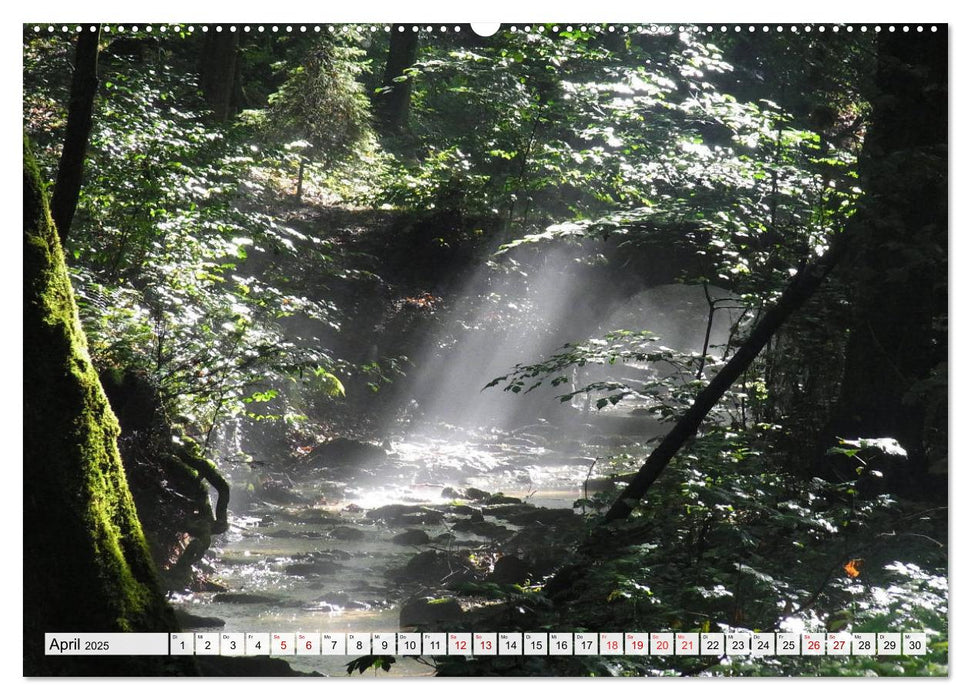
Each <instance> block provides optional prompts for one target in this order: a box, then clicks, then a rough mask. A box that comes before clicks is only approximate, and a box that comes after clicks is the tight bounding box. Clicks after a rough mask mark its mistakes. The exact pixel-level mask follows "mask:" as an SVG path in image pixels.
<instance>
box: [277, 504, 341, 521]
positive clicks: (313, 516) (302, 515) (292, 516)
mask: <svg viewBox="0 0 971 700" xmlns="http://www.w3.org/2000/svg"><path fill="white" fill-rule="evenodd" d="M281 519H285V520H288V521H290V522H292V523H303V524H304V525H334V524H336V523H339V522H340V521H341V520H340V518H338V517H336V516H334V515H331V514H330V513H327V512H322V511H319V510H314V509H312V508H308V509H304V510H301V511H298V512H296V513H287V514H286V515H285V516H281Z"/></svg>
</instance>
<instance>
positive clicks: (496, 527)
mask: <svg viewBox="0 0 971 700" xmlns="http://www.w3.org/2000/svg"><path fill="white" fill-rule="evenodd" d="M452 529H453V530H455V531H456V532H469V533H471V534H473V535H478V536H479V537H488V538H489V539H493V540H497V539H502V538H504V537H508V536H509V535H511V534H513V531H512V530H510V529H509V528H508V527H505V526H503V525H500V524H499V523H493V522H490V521H488V520H480V521H476V520H472V519H471V518H470V519H469V520H460V521H459V522H457V523H455V525H453V526H452Z"/></svg>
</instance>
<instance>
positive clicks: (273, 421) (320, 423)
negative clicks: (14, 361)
mask: <svg viewBox="0 0 971 700" xmlns="http://www.w3.org/2000/svg"><path fill="white" fill-rule="evenodd" d="M948 36H949V32H948V25H947V24H946V23H939V24H910V25H899V24H898V25H893V24H881V25H877V24H870V25H861V24H806V25H802V24H800V25H790V24H786V25H776V24H770V25H751V26H750V25H748V24H746V25H740V26H738V27H736V26H734V25H732V26H725V27H723V26H721V25H715V26H710V25H704V24H681V25H678V24H673V25H672V24H582V23H574V24H571V23H560V24H554V23H549V24H535V23H534V24H517V25H512V24H503V25H501V26H500V27H498V29H497V30H496V29H495V28H493V30H492V31H491V32H484V31H482V30H481V29H479V28H478V27H473V26H470V25H468V24H447V25H442V24H420V25H419V24H381V23H373V24H372V23H360V24H285V23H284V24H278V25H276V24H250V25H247V24H229V23H226V24H160V23H156V24H139V25H134V24H114V23H112V24H66V25H65V24H61V23H54V24H51V23H28V24H24V25H23V26H22V31H21V39H22V51H21V53H22V62H23V83H22V88H23V92H22V106H23V135H22V139H23V144H24V145H23V188H24V199H23V220H24V239H23V355H24V358H23V373H24V377H23V387H24V394H23V396H24V398H23V418H22V420H23V426H24V427H23V523H24V528H23V550H24V562H23V626H24V630H23V635H22V639H23V675H24V676H41V677H47V676H111V677H117V676H183V677H185V676H210V677H211V676H219V677H225V676H237V677H238V676H261V677H265V676H277V677H279V676H310V675H313V676H330V677H342V678H348V677H353V678H358V679H359V678H375V677H378V678H387V677H416V676H421V677H430V676H451V677H455V676H476V677H481V676H504V677H508V676H529V677H579V676H593V677H603V676H630V677H645V676H652V677H655V676H663V677H755V676H758V677H766V676H769V677H790V678H791V677H833V676H841V677H843V676H853V677H862V676H873V677H886V676H934V677H946V676H948V675H949V673H950V668H951V666H952V665H951V664H949V648H948V645H949V610H950V606H949V560H948V551H949V527H948V524H949V510H948V495H949V489H948V486H949V475H948V417H949V401H948V399H949V394H948V386H949V383H948V250H949V239H948V185H949V182H948V107H949V100H948V89H949V80H948V78H949V70H948V69H949V62H948ZM88 633H98V634H110V633H160V634H159V635H157V636H158V637H159V638H161V639H163V643H164V648H165V650H167V651H163V652H162V653H158V654H155V653H151V654H150V653H145V654H135V653H131V654H128V653H120V652H117V651H116V650H112V651H111V652H110V653H109V651H108V647H107V646H105V647H103V648H102V649H101V651H104V652H105V653H90V654H84V653H81V652H80V651H79V649H80V647H78V648H75V647H71V646H70V644H72V642H70V641H64V640H70V639H73V638H74V637H73V636H72V635H83V634H88ZM887 633H890V634H887ZM52 634H56V635H57V637H59V638H60V639H61V641H55V642H54V644H53V649H52V646H51V644H52V643H51V635H52ZM895 635H896V636H895ZM901 635H902V636H901ZM78 639H80V637H78ZM106 639H107V638H106ZM111 639H114V637H111ZM112 643H114V642H112ZM844 643H845V644H846V646H845V647H844V646H842V645H843V644H844ZM79 644H80V642H79ZM105 644H106V645H107V642H105ZM187 644H188V646H186V645H187ZM793 644H794V645H795V646H794V647H793V646H791V645H793ZM59 645H61V646H59ZM64 645H66V646H64ZM180 645H181V646H180ZM213 645H214V646H213ZM618 645H619V646H618ZM763 645H768V646H763ZM800 645H801V646H800ZM818 645H821V646H818ZM887 645H890V646H887ZM908 645H910V646H908ZM914 645H916V646H914ZM65 650H67V651H68V653H63V652H65ZM52 651H53V652H55V653H52ZM73 652H77V653H73ZM294 652H295V653H294Z"/></svg>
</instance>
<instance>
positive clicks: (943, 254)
mask: <svg viewBox="0 0 971 700" xmlns="http://www.w3.org/2000/svg"><path fill="white" fill-rule="evenodd" d="M942 29H944V28H943V27H942ZM876 90H877V95H876V96H875V98H874V99H873V100H872V102H873V124H872V126H871V127H870V129H869V131H868V133H867V142H866V149H865V151H864V157H863V160H862V162H861V165H860V173H861V176H862V178H863V189H864V191H865V192H866V194H865V195H864V196H865V198H866V200H865V207H864V209H865V212H866V216H865V218H864V220H863V223H862V227H861V235H860V245H859V247H858V248H856V250H855V251H854V255H853V256H852V257H851V258H849V259H848V260H847V261H846V265H845V266H844V268H845V269H844V274H845V275H846V276H847V278H848V279H851V280H852V281H853V283H854V284H853V292H852V301H853V306H852V309H853V313H852V315H851V317H850V319H849V327H850V335H849V340H848V342H847V346H846V360H845V365H844V375H843V381H842V385H841V391H840V396H839V400H838V402H837V405H836V407H835V409H834V411H833V414H832V416H831V420H830V422H829V425H828V426H827V427H826V429H824V431H823V434H822V435H821V436H820V444H819V451H820V452H821V453H823V452H825V450H826V448H828V447H830V446H832V445H834V444H836V439H837V438H838V437H843V438H859V437H868V438H878V437H892V438H895V439H896V440H897V441H898V442H899V443H900V444H901V446H902V447H903V448H904V449H905V450H906V451H907V464H906V468H900V467H899V466H898V467H897V468H896V469H895V468H893V467H890V468H889V469H886V468H884V466H883V465H882V466H881V468H880V470H881V471H883V472H884V476H885V478H886V481H885V483H884V488H885V489H886V490H888V491H892V492H912V490H913V489H915V488H918V489H923V488H924V487H926V486H928V483H927V478H926V477H927V469H928V466H929V462H931V461H944V460H945V459H946V454H947V394H946V391H947V387H946V366H947V292H948V286H947V283H948V280H947V246H948V241H947V212H948V208H947V36H946V34H944V33H943V32H940V33H936V34H932V33H930V32H925V33H924V34H913V33H911V34H902V35H901V34H890V33H886V32H885V33H883V34H881V35H880V39H879V43H878V57H877V76H876ZM942 368H943V372H942V371H941V370H942ZM933 373H937V376H938V381H937V382H936V385H935V384H934V380H933V376H934V374H933ZM940 374H943V375H944V377H945V379H944V380H943V381H940ZM935 394H937V395H935ZM935 403H936V404H937V405H939V406H940V409H939V410H937V411H934V410H930V411H929V410H928V406H929V405H933V404H935ZM928 442H930V443H932V444H931V449H930V453H931V454H930V459H929V458H928V444H927V443H928Z"/></svg>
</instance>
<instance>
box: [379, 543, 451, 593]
mask: <svg viewBox="0 0 971 700" xmlns="http://www.w3.org/2000/svg"><path fill="white" fill-rule="evenodd" d="M466 573H467V567H466V565H465V562H463V561H462V560H461V559H459V558H458V557H456V556H451V555H448V554H446V553H445V552H436V551H434V550H429V551H427V552H421V553H420V554H416V555H415V556H413V557H412V558H411V559H410V560H408V563H407V564H405V565H404V566H403V567H402V568H400V569H395V570H392V571H390V572H389V575H391V576H392V577H393V578H396V579H398V580H402V581H411V582H416V583H423V584H426V585H435V584H438V583H441V582H442V581H445V580H446V579H448V580H456V576H458V577H462V576H463V575H465V574H466Z"/></svg>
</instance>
